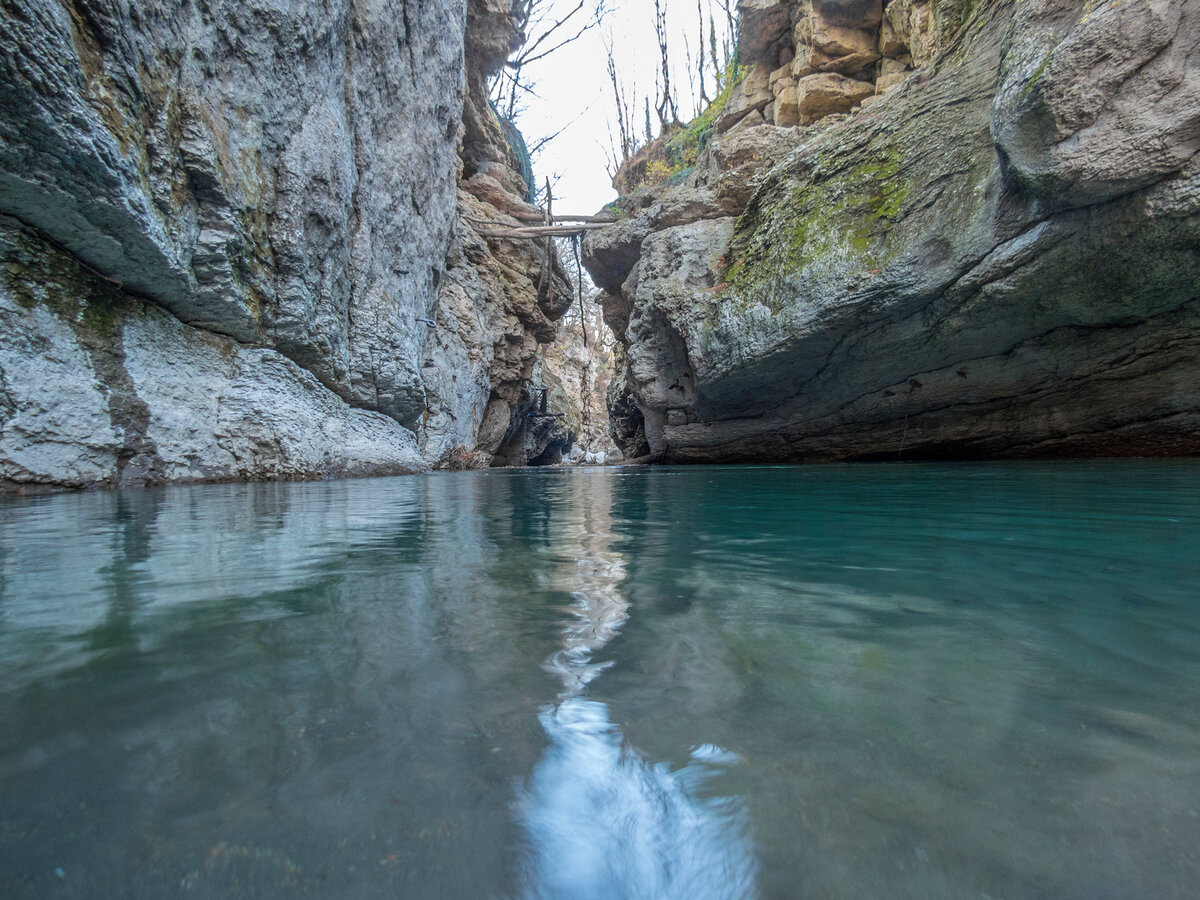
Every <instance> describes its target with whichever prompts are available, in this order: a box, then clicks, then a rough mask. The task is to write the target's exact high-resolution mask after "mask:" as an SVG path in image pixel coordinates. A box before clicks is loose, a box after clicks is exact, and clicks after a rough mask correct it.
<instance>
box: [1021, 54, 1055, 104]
mask: <svg viewBox="0 0 1200 900" xmlns="http://www.w3.org/2000/svg"><path fill="white" fill-rule="evenodd" d="M1050 57H1051V54H1049V53H1047V54H1046V58H1045V59H1043V60H1042V64H1041V65H1040V66H1038V67H1037V71H1036V72H1034V73H1033V74H1032V75H1030V76H1029V81H1028V82H1026V84H1025V90H1023V91H1022V92H1021V99H1022V100H1024V99H1025V98H1026V97H1028V96H1029V95H1030V94H1031V93H1032V92H1033V89H1034V88H1035V87H1037V84H1038V82H1039V81H1041V80H1042V76H1043V75H1045V74H1046V70H1047V69H1048V68H1050Z"/></svg>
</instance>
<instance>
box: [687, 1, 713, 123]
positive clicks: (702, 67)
mask: <svg viewBox="0 0 1200 900" xmlns="http://www.w3.org/2000/svg"><path fill="white" fill-rule="evenodd" d="M696 18H697V19H698V20H699V23H700V40H699V41H698V42H697V47H698V49H697V51H696V52H697V57H696V78H697V80H698V82H699V88H700V90H699V92H698V93H699V98H698V99H699V103H698V105H697V109H704V108H705V107H707V106H708V104H709V103H711V102H712V98H710V97H709V96H708V87H707V82H708V79H707V77H706V76H707V68H708V63H707V61H706V60H705V53H704V6H703V5H702V4H701V0H696ZM689 68H690V66H689Z"/></svg>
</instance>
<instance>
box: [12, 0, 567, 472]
mask: <svg viewBox="0 0 1200 900" xmlns="http://www.w3.org/2000/svg"><path fill="white" fill-rule="evenodd" d="M0 26H2V27H0V84H2V85H3V91H2V92H0V255H2V256H3V267H2V269H0V318H3V325H4V327H3V333H2V334H0V485H3V486H6V487H10V488H11V487H14V486H16V487H20V486H29V485H39V484H44V485H57V486H87V485H123V484H137V483H149V482H160V481H176V480H222V479H245V478H274V477H297V478H298V477H321V476H336V475H346V474H371V473H375V474H385V473H395V472H404V471H418V470H421V469H423V468H425V467H426V466H427V465H428V464H430V463H439V462H444V461H445V459H446V457H447V456H448V454H449V452H450V449H452V448H460V449H461V452H468V453H469V452H473V451H475V450H476V445H477V442H478V441H479V440H480V439H479V432H480V430H482V431H484V432H485V433H486V436H485V438H484V439H483V440H482V444H483V445H484V451H485V453H484V455H485V457H486V458H488V459H490V451H492V450H495V449H496V448H497V447H498V446H499V441H498V440H493V434H494V433H499V434H500V436H501V437H500V439H499V440H502V439H503V435H504V433H506V432H507V431H508V430H509V428H510V426H511V421H510V420H512V419H514V418H519V416H518V415H517V413H516V405H517V400H516V394H518V393H519V390H517V389H516V387H515V385H516V383H517V382H519V381H520V378H521V376H522V375H524V377H528V375H529V371H530V370H531V368H532V358H533V356H534V355H535V353H534V352H533V350H532V349H531V346H530V345H531V343H532V345H533V347H536V343H537V341H538V340H542V341H548V340H550V339H551V337H552V334H551V333H550V331H551V329H549V326H548V323H549V321H550V318H552V317H553V315H554V313H555V305H554V303H553V302H543V303H542V304H541V306H540V307H539V305H538V302H537V300H536V299H535V300H534V301H533V302H532V305H533V309H530V308H529V306H530V298H529V295H530V294H536V290H535V289H534V288H533V287H530V286H529V279H530V267H531V260H532V258H533V253H532V251H531V250H530V249H529V248H507V250H506V252H500V253H498V254H495V253H493V251H494V250H495V248H494V247H491V246H489V245H486V244H485V242H483V241H482V240H481V239H479V238H478V236H477V235H474V234H473V233H472V232H471V231H470V229H467V228H463V227H462V221H461V218H460V217H462V216H464V215H468V214H481V215H484V216H490V215H492V212H493V209H492V208H488V209H486V210H484V209H482V208H479V207H476V206H475V204H478V203H481V202H482V201H479V200H478V199H477V198H476V197H473V196H472V195H471V194H470V191H469V190H468V191H467V192H466V193H464V191H463V190H462V189H461V184H460V183H464V182H465V183H466V184H467V185H469V183H470V181H471V179H472V177H473V176H475V175H476V174H477V173H479V172H480V171H483V170H484V169H486V167H485V166H483V163H484V162H486V161H487V160H488V159H489V158H495V159H497V160H502V159H503V158H504V153H503V152H496V151H495V148H494V146H493V145H494V144H495V143H496V142H495V140H494V138H495V133H496V132H498V126H496V125H495V122H494V117H492V116H491V115H490V113H489V112H488V111H487V109H486V101H484V100H483V96H484V95H483V92H482V85H483V78H484V74H485V72H486V70H487V68H488V67H489V66H494V65H497V64H499V62H500V61H502V60H503V58H504V57H505V55H506V54H507V52H508V51H509V50H510V49H511V47H513V46H514V44H515V43H516V42H517V41H519V40H520V34H519V31H518V30H517V29H516V26H515V19H514V17H513V15H512V3H511V2H510V0H470V2H468V0H423V2H416V0H398V2H395V0H314V2H307V3H296V2H286V0H284V2H280V0H250V2H236V3H234V2H227V0H191V2H182V0H146V2H139V3H136V4H130V3H126V2H123V0H0ZM468 30H469V32H470V36H469V37H468V38H464V34H466V33H467V32H468ZM466 40H470V41H472V52H471V54H470V58H471V66H470V67H468V66H467V65H466V64H465V60H466V57H467V54H466V53H465V52H464V47H465V41H466ZM464 97H465V98H466V108H467V111H468V114H467V116H466V124H465V126H464ZM481 123H482V124H481ZM505 152H507V151H505ZM503 168H504V167H503V166H493V167H492V170H490V171H491V174H492V175H498V176H500V177H499V178H498V179H494V180H496V181H498V182H499V183H498V184H497V185H493V187H494V188H496V189H497V190H498V192H499V193H498V194H495V195H493V197H492V199H493V200H496V202H498V203H500V204H501V205H503V204H504V202H507V199H506V198H507V197H508V196H509V195H510V194H511V193H516V194H522V195H523V194H524V193H525V190H526V188H525V185H524V184H523V183H522V184H519V185H517V184H512V183H511V182H512V180H511V178H510V179H508V180H507V181H505V178H504V172H503V171H502V170H503ZM484 174H485V175H487V174H488V172H486V171H485V172H484ZM477 193H478V192H477ZM536 274H537V273H535V274H534V277H536ZM500 277H503V278H510V279H511V281H512V285H509V286H507V287H506V289H505V290H499V291H497V290H495V288H496V285H495V283H494V282H495V280H496V279H497V278H500ZM522 279H524V284H523V285H522V284H521V281H522ZM456 292H457V293H456ZM562 293H564V294H565V293H568V292H567V291H566V290H565V289H563V291H562ZM518 294H519V295H520V296H519V298H518V297H517V296H516V295H518ZM498 297H503V299H502V300H497V299H496V298H498ZM535 310H536V312H535ZM423 319H429V320H432V321H434V323H435V325H436V328H435V329H430V328H429V327H427V325H426V324H425V323H424V322H423V321H421V320H423ZM447 330H448V331H450V332H452V334H449V335H446V334H445V333H444V332H445V331H447ZM456 381H462V382H468V383H470V384H471V385H472V386H471V387H470V388H469V389H468V388H465V387H464V388H462V389H459V388H456V387H454V384H455V382H456ZM481 394H482V398H483V399H482V401H480V400H479V397H480V395H481ZM467 395H470V396H469V397H468V396H467ZM473 406H479V407H480V409H479V411H478V412H479V414H478V415H474V416H472V415H471V414H469V409H470V408H471V407H473ZM506 415H507V417H506ZM417 433H419V434H420V441H418V438H417Z"/></svg>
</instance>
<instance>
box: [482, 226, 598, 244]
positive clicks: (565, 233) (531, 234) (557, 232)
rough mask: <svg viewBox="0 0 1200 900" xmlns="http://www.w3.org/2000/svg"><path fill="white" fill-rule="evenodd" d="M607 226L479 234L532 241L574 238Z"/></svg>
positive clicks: (521, 228) (512, 229) (519, 228)
mask: <svg viewBox="0 0 1200 900" xmlns="http://www.w3.org/2000/svg"><path fill="white" fill-rule="evenodd" d="M607 227H608V225H600V224H596V225H526V226H516V227H510V228H493V229H484V230H481V231H480V232H479V236H480V237H496V238H515V239H525V240H534V239H537V238H544V237H574V236H575V235H577V234H583V233H584V232H585V231H599V230H600V229H602V228H607Z"/></svg>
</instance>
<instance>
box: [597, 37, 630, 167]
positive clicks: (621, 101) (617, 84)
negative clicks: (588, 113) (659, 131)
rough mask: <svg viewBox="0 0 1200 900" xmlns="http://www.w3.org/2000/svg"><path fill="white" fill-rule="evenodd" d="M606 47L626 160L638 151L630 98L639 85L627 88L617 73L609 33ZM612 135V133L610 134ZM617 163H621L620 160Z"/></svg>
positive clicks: (605, 40) (619, 131)
mask: <svg viewBox="0 0 1200 900" xmlns="http://www.w3.org/2000/svg"><path fill="white" fill-rule="evenodd" d="M604 49H605V51H607V54H608V60H607V65H608V80H609V82H610V83H611V84H612V89H613V100H614V101H615V102H616V107H617V133H618V135H619V137H620V141H621V147H620V150H621V159H622V160H626V159H629V157H631V156H633V154H634V153H635V152H636V151H637V148H638V142H637V135H636V134H635V133H634V130H633V110H632V108H631V106H630V102H629V98H630V95H631V94H632V95H633V96H635V97H636V96H637V85H636V84H635V85H634V86H633V87H632V88H626V87H625V86H624V84H622V82H621V78H620V76H619V75H618V73H617V60H616V57H615V55H614V53H613V37H612V34H611V33H609V34H607V35H606V36H605V38H604ZM610 137H611V135H610ZM617 165H620V163H619V162H618V163H617Z"/></svg>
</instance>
